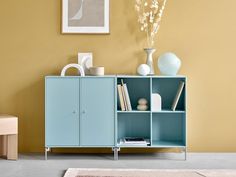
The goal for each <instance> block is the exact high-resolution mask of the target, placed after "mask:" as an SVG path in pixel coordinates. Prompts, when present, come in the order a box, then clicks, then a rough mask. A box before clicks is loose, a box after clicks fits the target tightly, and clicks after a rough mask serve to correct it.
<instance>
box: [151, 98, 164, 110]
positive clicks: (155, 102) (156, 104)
mask: <svg viewBox="0 0 236 177" xmlns="http://www.w3.org/2000/svg"><path fill="white" fill-rule="evenodd" d="M161 109H162V108H161V95H160V94H158V93H153V94H152V111H156V112H159V111H161Z"/></svg>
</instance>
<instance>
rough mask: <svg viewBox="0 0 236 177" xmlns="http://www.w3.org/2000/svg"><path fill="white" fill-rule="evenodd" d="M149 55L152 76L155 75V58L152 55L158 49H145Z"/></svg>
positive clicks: (148, 60)
mask: <svg viewBox="0 0 236 177" xmlns="http://www.w3.org/2000/svg"><path fill="white" fill-rule="evenodd" d="M144 50H145V51H146V53H147V65H148V66H149V67H150V73H149V74H150V75H154V74H155V71H154V66H153V58H152V55H153V53H154V52H155V51H156V49H153V48H150V49H144Z"/></svg>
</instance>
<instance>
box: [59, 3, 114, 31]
mask: <svg viewBox="0 0 236 177" xmlns="http://www.w3.org/2000/svg"><path fill="white" fill-rule="evenodd" d="M62 33H86V34H89V33H94V34H95V33H96V34H98V33H106V34H107V33H109V0H63V1H62Z"/></svg>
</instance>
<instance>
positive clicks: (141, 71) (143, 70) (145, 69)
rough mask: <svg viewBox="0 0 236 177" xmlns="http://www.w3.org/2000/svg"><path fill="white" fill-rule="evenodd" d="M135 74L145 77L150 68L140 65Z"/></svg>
mask: <svg viewBox="0 0 236 177" xmlns="http://www.w3.org/2000/svg"><path fill="white" fill-rule="evenodd" d="M137 72H138V74H139V75H141V76H147V75H148V74H149V73H150V67H149V66H148V65H146V64H141V65H140V66H139V67H138V69H137Z"/></svg>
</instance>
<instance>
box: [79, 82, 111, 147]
mask: <svg viewBox="0 0 236 177" xmlns="http://www.w3.org/2000/svg"><path fill="white" fill-rule="evenodd" d="M114 83H115V79H114V78H105V79H104V78H81V90H80V93H81V99H80V109H81V119H80V145H81V146H108V147H109V146H110V147H112V146H114V145H115V142H114V141H115V137H114V134H115V128H114V127H115V124H114V123H115V96H114V95H115V84H114Z"/></svg>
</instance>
